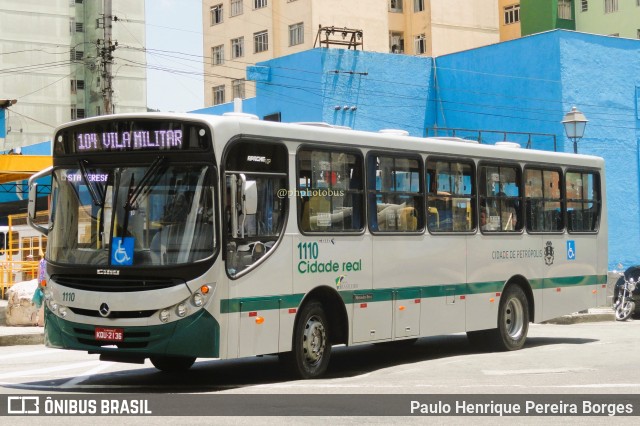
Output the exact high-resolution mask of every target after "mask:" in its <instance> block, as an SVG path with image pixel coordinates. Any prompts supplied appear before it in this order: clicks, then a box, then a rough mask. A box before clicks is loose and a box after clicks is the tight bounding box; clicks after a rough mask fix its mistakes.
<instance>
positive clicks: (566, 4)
mask: <svg viewBox="0 0 640 426" xmlns="http://www.w3.org/2000/svg"><path fill="white" fill-rule="evenodd" d="M558 18H559V19H571V0H558Z"/></svg>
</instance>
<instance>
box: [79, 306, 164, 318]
mask: <svg viewBox="0 0 640 426" xmlns="http://www.w3.org/2000/svg"><path fill="white" fill-rule="evenodd" d="M69 309H70V310H71V311H72V312H73V313H74V314H77V315H84V316H85V317H94V318H100V317H101V316H102V315H100V312H99V311H97V310H96V311H94V310H91V309H80V308H71V307H70V308H69ZM154 312H157V310H156V309H154V310H150V311H111V312H109V319H122V318H149V317H150V316H151V315H153V314H154Z"/></svg>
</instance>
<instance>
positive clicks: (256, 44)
mask: <svg viewBox="0 0 640 426" xmlns="http://www.w3.org/2000/svg"><path fill="white" fill-rule="evenodd" d="M267 50H269V33H268V32H267V31H260V32H257V33H253V53H260V52H266V51H267Z"/></svg>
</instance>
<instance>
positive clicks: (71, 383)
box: [60, 362, 113, 388]
mask: <svg viewBox="0 0 640 426" xmlns="http://www.w3.org/2000/svg"><path fill="white" fill-rule="evenodd" d="M112 364H113V363H112V362H101V363H100V365H98V366H97V367H95V368H92V369H91V370H89V371H87V372H86V373H84V374H82V375H80V376H77V377H74V378H73V379H71V380H69V381H67V382H65V383H64V384H62V385H61V386H60V387H61V388H70V387H74V386H76V385H77V384H78V383H82V382H84V381H85V380H87V379H89V378H90V377H91V376H93V375H95V374H97V373H100V372H101V371H104V370H106V369H107V368H109V367H111V365H112Z"/></svg>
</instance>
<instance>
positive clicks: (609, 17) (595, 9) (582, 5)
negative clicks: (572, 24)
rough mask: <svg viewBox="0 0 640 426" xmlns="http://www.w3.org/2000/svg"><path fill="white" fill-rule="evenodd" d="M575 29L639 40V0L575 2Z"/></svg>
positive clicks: (587, 0) (584, 0)
mask: <svg viewBox="0 0 640 426" xmlns="http://www.w3.org/2000/svg"><path fill="white" fill-rule="evenodd" d="M575 17H576V29H577V30H578V31H582V32H585V33H593V34H602V35H610V36H616V37H625V38H635V39H640V0H577V2H576V12H575Z"/></svg>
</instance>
